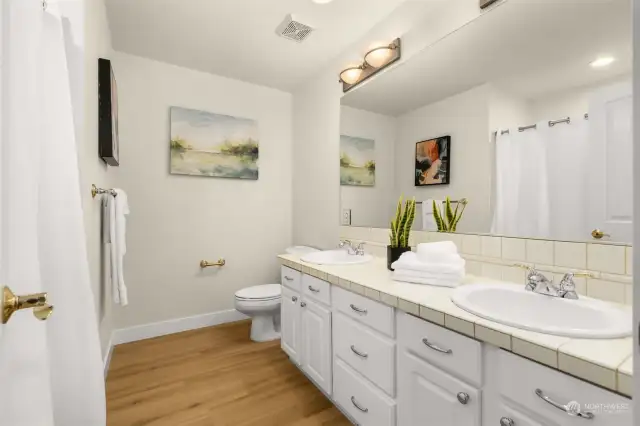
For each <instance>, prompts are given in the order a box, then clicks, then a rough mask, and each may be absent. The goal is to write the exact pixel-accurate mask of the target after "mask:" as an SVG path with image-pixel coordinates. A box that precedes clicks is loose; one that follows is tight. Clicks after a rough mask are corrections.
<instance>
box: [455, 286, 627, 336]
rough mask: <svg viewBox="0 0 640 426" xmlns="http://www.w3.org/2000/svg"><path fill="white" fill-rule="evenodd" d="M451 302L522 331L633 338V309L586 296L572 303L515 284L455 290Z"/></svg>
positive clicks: (475, 313)
mask: <svg viewBox="0 0 640 426" xmlns="http://www.w3.org/2000/svg"><path fill="white" fill-rule="evenodd" d="M451 300H452V301H453V303H455V304H456V305H457V306H459V307H460V308H462V309H464V310H465V311H467V312H470V313H472V314H474V315H477V316H479V317H482V318H485V319H488V320H491V321H495V322H498V323H501V324H505V325H510V326H512V327H516V328H520V329H523V330H531V331H537V332H540V333H547V334H555V335H557V336H566V337H575V338H586V339H613V338H619V337H627V336H630V335H631V317H632V315H631V310H630V309H625V308H617V307H615V306H613V305H610V304H608V303H606V302H601V301H599V300H596V299H591V298H588V297H583V296H580V299H578V300H570V299H561V298H558V297H550V296H545V295H542V294H537V293H533V292H530V291H525V290H524V288H523V287H519V286H515V285H512V284H471V285H465V286H462V287H458V288H457V289H456V290H454V292H453V294H452V295H451Z"/></svg>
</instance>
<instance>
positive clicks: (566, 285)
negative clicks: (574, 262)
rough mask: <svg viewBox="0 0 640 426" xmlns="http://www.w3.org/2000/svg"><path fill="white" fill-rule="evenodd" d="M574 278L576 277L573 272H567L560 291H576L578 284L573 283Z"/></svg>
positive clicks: (561, 282)
mask: <svg viewBox="0 0 640 426" xmlns="http://www.w3.org/2000/svg"><path fill="white" fill-rule="evenodd" d="M573 277H575V274H574V273H573V272H567V273H566V274H564V277H562V280H561V281H560V290H564V291H576V283H574V282H573Z"/></svg>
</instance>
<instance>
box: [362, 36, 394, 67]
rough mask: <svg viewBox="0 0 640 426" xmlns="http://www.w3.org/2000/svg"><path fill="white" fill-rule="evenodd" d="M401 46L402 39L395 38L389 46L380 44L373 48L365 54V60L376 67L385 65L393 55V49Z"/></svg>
mask: <svg viewBox="0 0 640 426" xmlns="http://www.w3.org/2000/svg"><path fill="white" fill-rule="evenodd" d="M399 47H400V39H396V40H394V41H393V42H392V43H391V44H389V45H388V46H380V47H376V48H374V49H371V50H370V51H368V52H367V54H366V55H364V61H365V62H366V63H367V64H368V65H371V66H372V67H374V68H380V67H381V66H383V65H385V64H386V63H387V62H389V60H390V59H391V58H392V56H393V51H394V50H395V49H398V48H399Z"/></svg>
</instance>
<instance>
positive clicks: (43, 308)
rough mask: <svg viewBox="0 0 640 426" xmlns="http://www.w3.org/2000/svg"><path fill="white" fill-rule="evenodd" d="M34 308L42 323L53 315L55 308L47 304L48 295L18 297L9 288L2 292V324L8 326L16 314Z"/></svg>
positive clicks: (35, 294)
mask: <svg viewBox="0 0 640 426" xmlns="http://www.w3.org/2000/svg"><path fill="white" fill-rule="evenodd" d="M31 308H33V315H34V316H35V317H36V318H38V319H39V320H41V321H44V320H46V319H47V318H49V317H50V316H51V314H52V313H53V306H51V305H49V304H47V293H34V294H28V295H26V296H16V295H15V294H14V293H13V292H12V291H11V289H10V288H9V287H5V288H4V289H3V290H2V324H6V323H7V322H8V321H9V319H10V318H11V315H13V314H14V312H16V311H19V310H21V309H31Z"/></svg>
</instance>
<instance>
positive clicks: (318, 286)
mask: <svg viewBox="0 0 640 426" xmlns="http://www.w3.org/2000/svg"><path fill="white" fill-rule="evenodd" d="M302 294H304V295H305V296H308V297H310V298H312V299H315V300H317V301H318V302H322V303H324V304H325V305H327V306H329V305H331V284H329V283H328V282H326V281H322V280H321V279H319V278H316V277H312V276H311V275H306V274H302Z"/></svg>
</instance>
